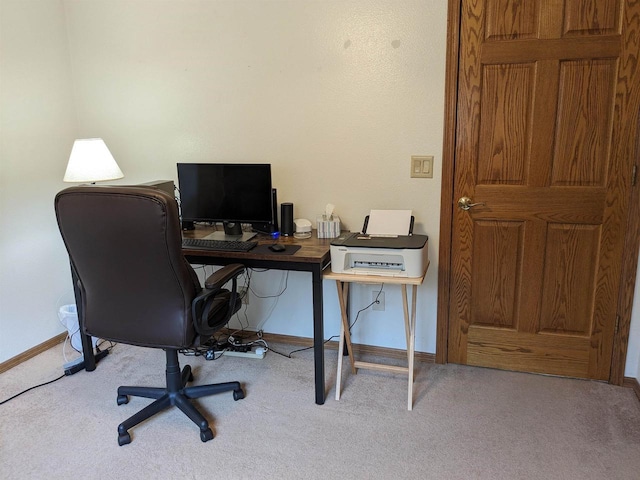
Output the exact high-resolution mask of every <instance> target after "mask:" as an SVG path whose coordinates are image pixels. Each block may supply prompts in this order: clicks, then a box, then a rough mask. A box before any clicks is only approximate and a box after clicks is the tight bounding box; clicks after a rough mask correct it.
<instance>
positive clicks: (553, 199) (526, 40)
mask: <svg viewBox="0 0 640 480" xmlns="http://www.w3.org/2000/svg"><path fill="white" fill-rule="evenodd" d="M460 8H461V10H460V17H461V23H460V27H459V28H460V44H459V64H458V91H457V106H456V111H457V119H456V132H455V135H456V137H455V154H454V155H455V165H454V173H453V176H454V186H453V193H454V201H455V200H457V199H458V198H461V197H468V198H469V199H470V201H471V202H472V203H481V204H483V205H476V206H474V207H471V208H470V209H469V210H463V209H461V208H458V206H454V207H453V212H452V213H453V214H452V222H453V223H452V236H451V263H450V291H449V299H450V301H449V305H448V309H449V331H448V361H450V362H454V363H463V364H469V365H481V366H488V367H495V368H503V369H509V370H520V371H528V372H539V373H549V374H557V375H566V376H572V377H582V378H593V379H603V380H604V379H608V376H609V369H610V365H611V353H612V339H613V336H614V330H615V328H616V302H617V298H618V290H619V288H620V275H621V269H622V254H623V247H624V237H625V235H624V233H625V228H626V219H627V215H626V214H627V211H628V208H629V196H630V188H631V185H632V182H633V178H632V177H633V175H634V168H633V156H634V146H635V138H634V137H635V135H636V126H637V115H638V109H639V107H640V103H639V89H640V86H639V85H640V84H639V80H640V76H639V71H638V70H639V69H638V68H637V65H636V62H638V60H639V58H638V54H639V48H640V47H639V44H640V31H639V26H640V2H638V1H622V0H462V2H461V7H460Z"/></svg>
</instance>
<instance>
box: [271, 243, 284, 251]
mask: <svg viewBox="0 0 640 480" xmlns="http://www.w3.org/2000/svg"><path fill="white" fill-rule="evenodd" d="M269 250H271V251H272V252H284V251H285V250H286V247H285V246H284V245H282V244H281V243H274V244H273V245H269Z"/></svg>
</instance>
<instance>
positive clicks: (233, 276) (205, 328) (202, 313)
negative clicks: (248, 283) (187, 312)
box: [191, 263, 245, 337]
mask: <svg viewBox="0 0 640 480" xmlns="http://www.w3.org/2000/svg"><path fill="white" fill-rule="evenodd" d="M244 271H245V267H244V265H241V264H238V263H233V264H230V265H227V266H225V267H222V268H221V269H220V270H218V271H216V272H214V273H213V274H212V275H210V276H209V278H207V279H206V281H205V288H203V289H202V292H200V294H199V295H198V296H196V298H194V299H193V302H192V303H191V314H192V319H193V326H194V328H195V329H196V332H197V333H198V335H200V336H201V337H210V336H211V335H213V334H214V333H215V332H217V331H218V330H219V329H220V328H221V327H222V326H223V325H226V324H227V323H228V322H229V320H230V319H231V315H233V314H234V313H235V312H236V311H238V309H239V308H240V305H241V304H240V303H239V302H240V298H239V297H238V277H239V276H240V275H241V274H242V273H244ZM229 281H232V287H231V291H230V292H229V293H230V298H229V305H228V307H227V309H226V315H225V316H224V317H223V318H221V319H219V321H217V322H216V324H215V325H209V324H208V323H207V319H208V317H209V312H210V310H211V307H212V306H213V303H214V302H215V299H216V295H217V294H218V293H220V292H221V291H223V292H227V290H226V289H225V290H223V288H222V287H223V286H224V285H225V284H226V283H227V282H229Z"/></svg>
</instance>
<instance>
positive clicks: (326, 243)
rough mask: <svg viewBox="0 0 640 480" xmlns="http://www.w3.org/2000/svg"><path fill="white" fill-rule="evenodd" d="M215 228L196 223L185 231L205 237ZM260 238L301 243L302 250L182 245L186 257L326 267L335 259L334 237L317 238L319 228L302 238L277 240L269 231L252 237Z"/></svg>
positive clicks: (263, 241)
mask: <svg viewBox="0 0 640 480" xmlns="http://www.w3.org/2000/svg"><path fill="white" fill-rule="evenodd" d="M214 231H215V229H214V228H213V227H209V226H203V225H196V229H195V230H187V231H183V232H182V234H183V236H184V237H185V238H202V237H206V236H207V235H209V234H210V233H213V232H214ZM253 240H255V241H257V242H258V245H271V244H273V243H281V244H283V245H297V246H299V247H300V249H299V250H297V251H296V252H294V253H293V254H287V253H283V252H271V251H270V250H268V249H260V250H259V251H255V250H256V249H253V250H249V251H248V252H230V251H224V250H223V251H220V250H217V251H216V250H201V249H195V248H188V247H184V248H183V249H182V252H183V254H184V255H185V256H186V257H191V258H193V257H200V258H204V257H215V258H218V259H227V260H231V259H237V260H238V261H239V263H242V260H245V261H246V260H252V261H267V262H282V263H297V264H304V263H310V264H320V265H321V266H322V268H324V267H325V266H327V265H328V264H329V263H330V262H331V253H330V244H331V240H332V239H331V238H317V236H316V234H315V231H314V232H313V234H312V235H311V238H305V239H299V238H295V237H293V236H290V237H280V238H279V239H277V240H274V239H272V238H271V237H270V236H269V235H264V234H258V235H257V236H256V237H254V238H252V239H251V241H253Z"/></svg>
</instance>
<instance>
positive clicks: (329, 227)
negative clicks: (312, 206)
mask: <svg viewBox="0 0 640 480" xmlns="http://www.w3.org/2000/svg"><path fill="white" fill-rule="evenodd" d="M329 218H330V220H327V217H326V216H325V215H319V216H318V217H317V218H316V224H317V226H316V228H317V232H318V238H336V237H339V236H340V217H336V216H335V215H333V216H332V217H329Z"/></svg>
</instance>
